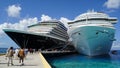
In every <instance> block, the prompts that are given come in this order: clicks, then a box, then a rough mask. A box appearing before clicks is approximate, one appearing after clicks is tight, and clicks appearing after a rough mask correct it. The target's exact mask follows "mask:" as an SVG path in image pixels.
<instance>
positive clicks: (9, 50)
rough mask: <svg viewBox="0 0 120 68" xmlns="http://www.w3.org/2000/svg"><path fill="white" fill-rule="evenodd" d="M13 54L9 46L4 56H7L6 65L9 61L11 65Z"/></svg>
mask: <svg viewBox="0 0 120 68" xmlns="http://www.w3.org/2000/svg"><path fill="white" fill-rule="evenodd" d="M13 55H14V50H13V47H10V48H9V49H8V50H7V54H6V57H8V63H7V65H8V66H9V64H10V63H11V65H13Z"/></svg>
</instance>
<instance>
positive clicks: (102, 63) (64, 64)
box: [0, 48, 120, 68]
mask: <svg viewBox="0 0 120 68" xmlns="http://www.w3.org/2000/svg"><path fill="white" fill-rule="evenodd" d="M6 50H7V48H0V53H6ZM117 52H118V53H117V54H109V55H102V56H96V57H88V56H84V55H80V54H71V55H64V56H59V57H58V56H57V57H50V58H46V59H47V61H48V62H49V63H50V65H51V66H52V68H120V51H117Z"/></svg>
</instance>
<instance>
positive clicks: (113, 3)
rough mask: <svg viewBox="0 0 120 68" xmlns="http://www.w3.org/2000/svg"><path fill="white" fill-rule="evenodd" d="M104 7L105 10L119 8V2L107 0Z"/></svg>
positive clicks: (118, 0)
mask: <svg viewBox="0 0 120 68" xmlns="http://www.w3.org/2000/svg"><path fill="white" fill-rule="evenodd" d="M104 6H106V7H107V8H115V9H117V8H119V7H120V0H108V1H107V2H105V3H104Z"/></svg>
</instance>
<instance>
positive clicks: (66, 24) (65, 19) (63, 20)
mask: <svg viewBox="0 0 120 68" xmlns="http://www.w3.org/2000/svg"><path fill="white" fill-rule="evenodd" d="M60 21H61V22H62V23H63V24H64V25H65V26H66V27H67V28H68V27H69V26H68V22H71V21H72V20H69V19H67V18H65V17H61V18H60Z"/></svg>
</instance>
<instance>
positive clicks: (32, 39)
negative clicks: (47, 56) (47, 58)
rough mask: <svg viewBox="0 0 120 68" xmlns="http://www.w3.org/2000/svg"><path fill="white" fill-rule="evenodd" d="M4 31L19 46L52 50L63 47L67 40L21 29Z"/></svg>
mask: <svg viewBox="0 0 120 68" xmlns="http://www.w3.org/2000/svg"><path fill="white" fill-rule="evenodd" d="M4 32H5V33H6V34H7V35H8V36H9V37H10V38H11V39H12V40H13V41H14V42H15V43H16V44H17V45H18V46H19V47H24V48H33V49H42V50H50V49H54V48H59V47H62V46H63V44H65V41H62V40H59V39H56V38H52V37H50V36H48V35H42V34H35V33H30V32H25V31H20V30H10V29H4Z"/></svg>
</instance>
